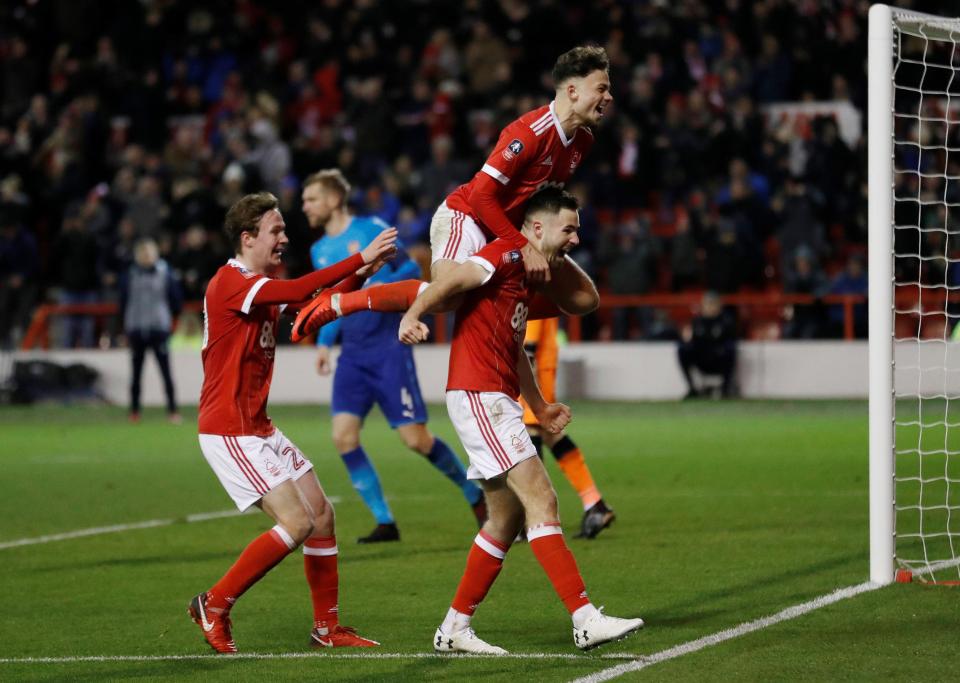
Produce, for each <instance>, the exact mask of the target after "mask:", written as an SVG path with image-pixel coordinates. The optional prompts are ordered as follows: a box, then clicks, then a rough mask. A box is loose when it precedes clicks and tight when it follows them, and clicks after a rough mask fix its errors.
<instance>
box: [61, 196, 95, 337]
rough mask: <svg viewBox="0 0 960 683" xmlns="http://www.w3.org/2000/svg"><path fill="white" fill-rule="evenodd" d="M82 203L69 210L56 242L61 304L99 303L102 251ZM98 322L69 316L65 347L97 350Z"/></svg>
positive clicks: (79, 316) (65, 214)
mask: <svg viewBox="0 0 960 683" xmlns="http://www.w3.org/2000/svg"><path fill="white" fill-rule="evenodd" d="M82 212H83V209H82V207H81V206H80V204H79V203H76V202H75V203H73V204H71V205H70V206H68V207H67V209H66V211H65V212H64V215H63V224H62V226H61V229H60V237H59V239H58V240H57V245H56V253H57V264H58V265H57V272H58V277H57V281H58V282H59V283H60V303H61V304H93V303H97V302H98V301H99V299H100V271H99V268H98V264H99V263H100V251H99V249H98V247H97V240H96V238H95V237H94V236H93V235H91V234H90V233H89V232H88V231H87V225H86V223H85V222H84V220H83V213H82ZM95 322H96V321H95V320H94V318H93V316H91V315H68V316H66V321H65V323H66V331H65V336H64V345H65V346H66V347H67V348H75V347H79V348H91V347H93V346H94V342H95V341H96V340H95V339H94V331H95Z"/></svg>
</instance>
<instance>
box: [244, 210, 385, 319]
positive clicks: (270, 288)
mask: <svg viewBox="0 0 960 683" xmlns="http://www.w3.org/2000/svg"><path fill="white" fill-rule="evenodd" d="M396 242H397V230H396V228H388V229H387V230H384V231H383V232H381V233H380V234H379V235H377V237H376V238H375V239H374V240H373V242H371V243H370V244H369V246H367V248H366V249H364V250H362V251H361V252H359V253H357V254H354V255H353V256H350V257H348V258H345V259H343V260H342V261H338V262H337V263H334V264H333V265H332V266H330V267H329V268H324V269H322V270H315V271H314V272H312V273H307V274H306V275H304V276H303V277H298V278H296V279H295V280H267V281H266V282H265V283H264V284H263V285H262V286H261V287H260V290H259V291H258V292H257V293H256V296H255V298H254V300H253V303H254V304H300V303H303V302H305V301H307V300H309V299H310V298H311V297H312V296H313V294H314V292H316V291H317V290H318V289H321V288H323V287H329V286H330V285H332V284H334V283H335V282H339V281H341V280H343V279H344V278H346V277H347V276H349V275H353V274H354V273H356V272H358V271H360V270H363V267H364V266H365V265H367V264H369V265H371V266H374V265H375V264H377V263H381V262H382V261H384V260H387V259H389V258H390V257H391V256H392V255H393V253H394V251H395V250H396ZM381 265H382V263H381ZM377 267H379V266H377Z"/></svg>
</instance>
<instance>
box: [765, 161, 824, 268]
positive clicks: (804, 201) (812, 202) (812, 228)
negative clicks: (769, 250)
mask: <svg viewBox="0 0 960 683" xmlns="http://www.w3.org/2000/svg"><path fill="white" fill-rule="evenodd" d="M772 206H773V211H774V215H775V217H776V225H777V229H776V236H777V240H778V242H779V245H780V254H781V259H782V263H781V264H780V270H781V272H784V271H786V270H788V269H789V267H790V264H789V259H790V258H792V256H793V255H794V254H796V253H797V251H798V250H800V249H802V248H805V249H807V250H808V251H809V252H810V254H811V258H812V259H814V260H816V261H819V260H821V259H823V258H824V257H826V256H827V255H828V249H827V237H826V230H825V228H824V226H823V223H821V222H820V219H819V212H820V209H821V207H822V196H821V195H820V194H819V192H817V190H816V189H812V188H810V187H809V186H808V185H807V183H806V182H805V181H804V180H803V179H802V178H797V177H789V178H787V180H786V183H785V185H784V187H783V190H782V192H779V193H778V194H777V196H776V197H775V198H774V200H773V202H772Z"/></svg>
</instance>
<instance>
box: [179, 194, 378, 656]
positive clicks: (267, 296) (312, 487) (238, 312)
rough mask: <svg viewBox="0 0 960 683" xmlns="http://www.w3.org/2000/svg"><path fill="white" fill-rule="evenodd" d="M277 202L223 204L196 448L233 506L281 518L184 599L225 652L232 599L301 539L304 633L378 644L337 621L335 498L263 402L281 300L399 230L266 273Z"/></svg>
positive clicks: (364, 261) (362, 263)
mask: <svg viewBox="0 0 960 683" xmlns="http://www.w3.org/2000/svg"><path fill="white" fill-rule="evenodd" d="M277 206H278V202H277V198H276V197H274V196H273V195H272V194H270V193H267V192H264V193H259V194H252V195H247V196H245V197H243V198H242V199H240V200H239V201H237V203H236V204H234V205H233V206H232V207H231V208H230V210H229V211H228V212H227V217H226V222H225V230H226V232H227V235H228V237H229V239H230V241H231V242H232V244H233V247H234V250H235V254H236V256H235V258H232V259H230V260H229V261H228V262H227V264H226V265H224V266H222V267H221V268H220V270H218V271H217V273H216V275H215V276H214V277H213V279H212V280H211V281H210V284H209V286H208V287H207V291H206V294H205V296H204V301H203V311H204V330H203V350H202V358H203V372H204V378H203V388H202V389H201V393H200V407H199V413H200V414H199V432H200V437H199V438H200V448H201V450H202V451H203V455H204V457H205V458H206V459H207V462H209V463H210V466H211V467H212V468H213V471H214V472H215V473H216V475H217V478H218V479H219V480H220V483H221V484H222V485H223V487H224V489H226V491H227V493H228V494H229V495H230V497H231V498H232V499H233V501H234V502H235V503H236V505H237V507H238V508H239V509H240V510H246V509H247V508H249V507H250V506H252V505H256V506H257V507H259V508H260V509H261V510H263V511H264V512H265V513H267V515H269V516H270V517H271V518H272V519H273V520H274V522H276V524H275V526H274V527H273V528H272V529H270V530H269V531H267V532H265V533H263V534H261V535H260V536H258V537H257V538H255V539H254V540H253V541H252V542H251V543H250V544H249V545H248V546H247V547H246V548H245V549H244V550H243V552H242V553H241V554H240V557H239V558H238V559H237V561H236V562H235V563H234V565H233V566H232V567H231V568H230V569H229V570H228V571H227V573H226V574H224V575H223V577H222V578H220V580H219V581H217V582H216V583H215V584H214V585H213V587H211V588H210V589H209V590H206V591H203V592H202V593H200V594H199V595H197V596H196V597H194V598H193V599H192V600H191V601H190V606H189V613H190V616H191V617H192V618H193V619H194V621H195V622H196V623H197V625H199V626H200V628H201V629H202V631H203V636H204V638H205V639H206V640H207V642H208V643H209V644H210V646H211V647H212V648H213V649H214V650H216V651H217V652H221V653H231V652H236V651H237V647H236V644H235V643H234V641H233V636H232V635H231V630H230V610H231V608H232V607H233V605H234V603H235V602H236V601H237V599H238V598H239V597H240V596H241V595H243V593H244V592H245V591H246V590H247V589H248V588H250V586H252V585H253V584H254V583H256V582H257V581H258V580H260V579H261V578H262V577H263V576H264V575H265V574H266V573H267V572H268V571H270V570H271V569H272V568H273V567H274V566H275V565H276V564H278V563H279V562H280V561H281V560H282V559H283V558H284V557H286V556H287V555H288V554H290V553H291V552H293V551H294V550H295V549H296V548H297V547H298V546H300V545H302V546H303V555H304V570H305V572H306V577H307V583H308V585H309V588H310V594H311V598H312V601H313V612H314V626H313V629H312V631H311V632H310V643H311V644H312V645H314V646H316V647H343V646H353V647H369V646H373V645H377V644H378V643H377V642H376V641H373V640H369V639H367V638H362V637H361V636H359V635H357V634H356V632H355V631H354V630H353V629H351V628H349V627H345V626H341V625H340V624H339V620H338V613H337V601H338V575H337V542H336V537H335V535H334V513H333V507H332V506H331V504H330V501H329V500H327V497H326V496H325V495H324V492H323V489H322V488H321V487H320V483H319V482H318V481H317V477H316V475H315V474H314V473H313V471H312V470H313V465H312V464H311V463H310V461H309V460H308V459H307V458H306V457H304V455H303V453H301V452H300V450H299V449H298V448H297V447H296V446H295V445H294V444H293V443H292V442H291V441H290V440H289V439H287V438H286V437H285V436H284V435H283V433H282V432H281V431H280V430H279V429H277V428H276V427H275V426H274V425H273V423H272V421H271V420H270V417H269V416H268V415H267V412H266V408H267V396H268V394H269V392H270V380H271V378H272V376H273V364H274V354H275V350H276V341H277V322H278V319H279V316H280V312H281V311H282V310H283V308H284V307H285V306H286V305H287V304H292V305H298V304H302V303H304V302H306V301H309V299H310V298H311V297H312V296H313V295H314V293H315V292H316V290H317V289H319V288H321V287H327V286H330V285H332V284H333V283H336V282H338V281H341V280H343V279H344V278H346V281H345V282H346V283H351V282H354V281H355V280H359V279H361V278H362V277H365V276H367V275H370V274H371V273H372V272H374V271H375V270H376V269H377V268H378V267H379V266H380V265H381V264H382V262H383V261H384V260H385V259H387V258H389V257H390V256H391V255H392V253H393V251H394V250H395V247H394V243H395V242H396V230H394V229H392V228H391V229H388V230H384V231H383V232H381V233H380V235H379V236H377V237H376V238H375V239H374V240H373V242H371V244H370V245H369V246H368V247H367V248H365V249H363V250H362V251H361V252H359V253H357V254H354V255H353V256H351V257H350V258H348V259H345V260H343V261H340V262H339V263H336V264H334V265H332V266H330V267H329V268H324V269H323V270H318V271H315V272H313V273H310V274H308V275H305V276H303V277H301V278H298V279H295V280H277V279H273V278H271V277H269V276H270V274H271V273H272V272H274V271H275V270H276V269H277V268H278V267H279V266H280V264H281V258H282V256H283V252H284V251H285V249H286V246H287V244H288V240H287V237H286V233H285V224H284V221H283V216H281V214H280V211H279V210H278V209H277ZM352 286H358V285H357V284H356V283H354V284H353V285H352Z"/></svg>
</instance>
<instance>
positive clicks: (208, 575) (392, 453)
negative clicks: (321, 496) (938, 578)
mask: <svg viewBox="0 0 960 683" xmlns="http://www.w3.org/2000/svg"><path fill="white" fill-rule="evenodd" d="M573 408H574V422H573V424H572V425H571V428H570V434H571V435H572V436H573V438H574V439H575V440H576V441H577V442H578V444H579V445H580V446H581V447H582V449H583V451H584V453H585V454H586V457H587V460H588V462H589V464H590V466H591V468H592V470H593V473H594V476H595V478H596V479H597V483H598V484H599V486H600V488H601V491H602V492H603V494H604V496H605V498H606V500H607V501H608V502H609V503H610V504H611V505H612V506H613V507H614V508H615V509H616V511H617V514H618V520H617V522H616V523H615V524H614V525H613V526H612V527H611V528H610V529H608V530H606V531H605V532H604V533H603V534H601V535H600V537H599V538H598V539H596V540H594V541H583V540H578V539H574V538H572V536H573V534H574V533H575V531H576V529H577V526H578V524H579V519H580V514H581V512H580V508H579V501H578V499H577V498H576V496H575V494H574V493H573V492H572V491H571V490H570V488H569V486H568V485H567V483H566V481H565V480H564V479H563V478H562V475H561V474H560V472H559V471H558V469H557V468H556V466H555V465H554V464H552V463H549V456H548V468H549V469H550V471H551V474H552V476H553V479H554V483H555V486H556V489H557V491H558V494H559V497H560V502H561V515H562V519H563V522H564V527H565V529H566V531H567V538H568V542H569V544H570V546H571V548H572V549H573V551H574V554H575V555H576V557H577V561H578V563H579V565H580V568H581V571H582V573H583V575H584V577H585V579H586V582H587V587H588V590H589V591H590V594H591V597H592V598H593V599H594V601H595V602H596V603H597V604H598V605H605V606H606V609H607V611H608V612H609V613H611V614H615V615H620V616H631V615H641V616H643V617H644V619H645V620H646V621H647V628H646V629H645V630H644V631H642V632H640V633H638V634H636V635H634V636H632V637H631V638H629V639H627V640H625V641H622V642H620V643H616V644H612V645H610V646H608V647H606V648H600V649H598V650H596V651H594V652H591V653H579V652H578V651H577V650H576V649H575V648H574V647H573V643H572V638H571V631H570V624H569V618H568V616H567V615H566V612H565V610H564V609H563V606H562V604H561V603H560V602H559V600H557V598H556V596H555V595H554V594H553V591H552V589H551V587H550V585H549V583H548V582H547V580H546V578H545V577H544V576H543V575H542V573H541V571H540V569H539V566H538V565H537V564H536V562H535V560H534V559H533V557H532V555H531V553H530V551H529V549H528V548H527V547H525V546H517V547H515V548H514V549H513V550H512V551H511V553H510V554H509V555H508V556H507V561H506V565H505V568H504V571H503V573H502V574H501V575H500V579H499V580H498V582H497V583H496V585H495V586H494V588H493V590H492V591H491V594H490V596H489V598H488V599H487V601H486V602H485V603H484V605H483V606H482V607H481V608H480V610H479V611H478V613H477V616H476V617H475V619H474V625H475V627H476V629H477V632H478V633H479V634H480V635H481V636H482V637H484V638H486V639H488V640H490V641H491V642H494V643H497V644H499V645H502V646H504V647H506V648H507V649H508V650H510V651H511V652H515V653H528V654H533V653H542V654H544V655H547V656H545V657H543V658H540V659H533V658H527V659H492V658H451V657H433V656H421V655H428V654H429V652H430V645H431V643H430V641H431V637H432V635H433V632H434V629H435V628H436V626H437V624H438V623H439V621H440V620H441V618H442V617H443V615H444V613H445V611H446V609H447V607H448V605H449V601H450V599H451V597H452V595H453V592H454V589H455V587H456V584H457V581H458V579H459V577H460V573H461V571H462V568H463V563H464V560H465V558H466V552H467V549H468V548H469V545H470V543H471V540H472V538H473V535H474V533H475V531H476V529H475V527H474V524H473V520H472V517H471V514H470V511H469V509H468V507H467V505H466V503H465V502H464V501H463V499H462V497H461V496H460V494H459V492H458V491H457V490H456V489H454V487H452V486H451V485H449V484H448V483H447V481H446V480H445V479H443V478H442V477H441V475H439V474H438V473H437V472H436V471H435V470H434V469H433V468H431V467H430V466H429V464H428V463H426V462H424V461H423V460H422V459H421V458H419V457H418V456H415V455H413V454H411V453H409V452H407V451H405V449H404V448H403V447H402V445H401V444H400V442H399V441H398V440H397V439H396V437H395V436H394V435H393V434H391V432H390V430H389V429H388V427H387V426H386V424H385V422H384V421H383V420H382V418H381V417H379V415H376V416H374V417H372V418H371V419H370V421H369V424H368V426H367V429H366V430H365V432H364V443H365V446H366V448H367V450H368V451H369V453H370V454H371V456H372V458H373V459H374V461H375V463H376V465H377V467H378V468H379V471H380V475H381V478H382V480H383V483H384V488H385V490H386V493H387V495H388V497H389V499H390V503H391V505H392V507H393V509H394V512H395V514H396V516H397V520H398V522H399V524H400V528H401V533H402V537H403V540H402V541H401V542H400V543H398V544H387V545H379V546H358V545H356V544H355V542H354V539H355V538H356V537H357V536H359V535H362V534H364V533H366V532H367V531H369V530H370V528H371V527H372V525H373V522H372V519H371V518H370V515H369V513H368V512H367V511H366V509H365V508H364V507H363V505H362V503H361V502H360V500H359V498H358V497H357V496H356V494H355V493H354V492H353V490H352V488H351V487H350V484H349V481H348V479H347V477H346V473H345V470H344V468H343V467H342V465H341V464H340V462H339V459H338V457H337V456H336V454H335V453H334V451H333V449H332V447H331V446H330V444H329V415H328V412H327V411H326V409H324V408H316V407H309V406H303V407H275V408H273V409H272V410H271V414H272V416H273V417H274V420H275V421H276V423H277V424H278V426H280V428H281V429H283V431H284V432H285V433H286V434H287V435H288V436H289V437H290V438H291V439H293V440H294V441H295V442H296V443H297V444H298V445H299V446H300V447H301V448H302V449H303V450H304V452H305V453H306V454H307V455H308V457H310V458H311V459H312V460H313V462H314V464H315V466H316V469H317V472H318V474H319V477H320V480H321V482H322V483H323V485H324V487H325V488H326V490H327V493H328V495H330V496H334V497H336V498H337V499H339V502H338V503H337V505H336V509H337V528H338V539H339V545H340V549H341V554H340V576H341V592H340V609H341V616H342V620H343V622H344V623H346V624H349V625H352V626H356V627H357V628H358V629H359V630H360V632H361V633H362V634H364V635H368V636H370V637H373V638H376V639H378V640H380V641H381V642H382V647H381V648H379V651H380V652H382V653H389V654H391V655H409V656H391V657H390V658H378V659H375V658H370V657H368V656H367V655H368V654H371V653H369V651H358V650H352V651H350V652H351V653H352V654H357V655H359V656H358V657H357V658H351V659H346V658H340V657H331V656H329V653H319V654H316V656H314V653H312V652H311V651H310V650H309V648H307V647H306V641H307V634H308V631H309V627H310V606H309V597H308V592H307V588H306V584H305V581H304V579H303V569H302V560H301V557H300V555H299V554H297V555H293V556H291V557H289V558H287V559H286V560H285V561H284V562H283V563H282V564H281V565H280V566H279V567H277V568H276V569H275V570H274V571H273V572H271V573H270V574H269V575H268V576H267V577H266V578H265V579H264V580H263V581H261V582H260V583H259V584H258V585H256V586H254V588H253V589H252V590H251V591H250V592H249V593H248V594H247V595H246V596H244V598H243V599H242V600H241V601H240V602H239V603H238V605H237V607H236V609H235V610H234V614H233V620H234V635H235V637H236V640H237V643H238V645H239V647H240V649H241V651H242V652H246V653H272V654H279V653H293V654H302V653H306V654H308V656H307V657H300V658H293V657H289V658H274V659H259V660H258V659H230V658H222V657H221V658H212V657H211V658H205V659H184V660H171V659H160V660H158V659H144V660H141V661H111V660H110V659H109V657H112V656H117V655H142V656H145V657H157V656H170V655H206V654H207V653H208V652H210V651H209V649H208V648H207V646H206V644H205V643H204V642H203V641H202V639H201V636H200V633H199V630H198V629H197V628H196V626H194V624H193V623H192V622H191V621H190V620H189V618H188V617H187V615H186V605H187V601H188V600H189V598H190V597H191V596H192V595H194V594H195V593H197V592H198V591H200V590H201V589H204V588H207V587H208V586H209V585H210V584H212V583H213V582H214V581H215V580H216V579H217V578H218V577H219V576H220V575H221V574H222V573H223V571H224V570H225V569H226V568H227V567H228V566H229V564H230V563H232V562H233V560H234V559H235V557H236V555H237V554H238V553H239V551H240V550H241V549H242V547H243V546H244V545H245V544H246V543H247V542H248V541H249V540H250V539H251V538H252V537H253V536H254V535H255V534H257V533H259V532H261V531H262V530H264V529H266V528H268V527H269V525H270V523H269V522H268V520H267V518H266V517H265V516H264V515H262V514H261V513H256V514H253V515H247V516H237V517H228V518H223V519H212V520H209V521H200V522H195V523H187V522H186V521H185V520H184V518H185V517H186V516H187V515H188V514H193V513H203V512H212V511H219V510H228V509H230V508H231V507H232V503H231V502H230V501H229V499H228V498H227V496H226V494H225V493H224V492H223V491H222V489H221V488H220V486H219V484H218V483H217V481H216V479H215V477H214V475H213V473H212V472H211V471H210V470H209V468H208V467H207V464H206V462H205V461H204V459H203V457H202V455H201V454H200V450H199V447H198V445H197V439H196V434H195V431H194V428H193V426H192V425H191V424H190V421H191V420H192V419H193V417H194V415H192V414H188V415H187V418H188V419H187V424H184V425H181V426H179V427H178V426H172V425H169V424H167V423H166V422H164V421H163V416H162V414H161V413H159V412H151V411H147V413H146V414H145V416H144V421H143V422H142V423H141V424H139V425H131V424H128V423H127V422H126V419H125V414H124V412H123V411H122V410H120V409H117V408H97V407H89V406H77V407H67V408H65V407H37V408H34V409H20V408H16V409H13V408H5V409H2V410H0V473H2V474H0V482H2V487H0V490H2V492H3V495H2V496H0V520H2V525H0V543H4V542H9V541H12V540H16V539H21V538H30V537H38V536H43V535H48V534H56V533H61V532H68V531H74V530H78V529H85V528H90V527H101V526H108V525H116V524H131V523H135V522H142V521H146V520H154V519H171V518H176V519H177V520H179V521H177V522H175V523H173V524H168V525H165V526H157V527H153V528H141V529H135V530H128V531H123V532H118V533H110V534H100V535H94V536H88V537H82V538H74V539H70V540H63V541H57V542H50V543H44V544H35V545H26V546H22V547H13V548H3V549H0V680H3V681H7V680H10V681H33V680H70V681H104V680H127V679H134V678H137V679H140V678H144V679H149V678H154V679H182V680H189V679H202V680H204V681H220V680H226V681H231V682H237V681H257V682H258V683H260V682H262V681H263V680H303V679H305V678H307V677H309V678H311V679H313V680H338V681H371V680H385V681H397V680H414V681H434V680H448V679H454V678H457V679H459V680H511V679H513V680H515V679H517V678H518V677H524V678H526V679H528V680H531V681H541V680H544V681H567V680H572V679H575V678H577V677H579V676H585V675H588V674H591V673H595V672H598V671H601V670H603V669H606V668H608V667H611V666H614V665H617V664H620V663H623V661H624V660H622V659H614V658H611V657H610V655H618V654H621V655H628V654H636V655H649V654H653V653H656V652H660V651H662V650H665V649H667V648H670V647H673V646H676V645H679V644H682V643H686V642H688V641H691V640H695V639H697V638H701V637H703V636H707V635H710V634H713V633H716V632H718V631H722V630H724V629H727V628H730V627H734V626H736V625H738V624H741V623H743V622H747V621H750V620H754V619H757V618H761V617H765V616H768V615H771V614H775V613H777V612H779V611H780V610H782V609H784V608H787V607H790V606H792V605H796V604H798V603H802V602H805V601H807V600H811V599H813V598H816V597H819V596H821V595H824V594H826V593H830V592H831V591H833V590H835V589H837V588H840V587H846V586H851V585H855V584H859V583H861V582H864V581H866V580H867V578H868V533H867V408H866V404H865V403H862V402H775V401H765V402H750V401H734V402H691V403H682V404H676V403H663V404H656V403H654V404H626V403H579V404H574V406H573ZM431 415H432V418H433V419H432V421H431V426H432V427H433V429H434V430H435V431H436V432H437V433H438V434H439V435H441V436H442V437H443V438H445V439H447V440H448V441H449V442H450V443H451V444H452V445H454V444H455V445H456V446H457V447H458V450H459V444H458V443H457V442H456V437H455V435H454V434H453V430H452V428H451V426H450V424H449V422H448V421H447V419H446V416H445V414H444V411H443V409H442V408H440V407H437V406H434V407H433V408H432V410H431ZM907 438H912V437H909V436H908V437H907ZM936 438H939V439H940V440H943V439H950V440H951V441H952V439H953V436H952V435H944V434H942V433H941V434H940V436H939V437H936ZM958 616H960V589H957V588H948V587H929V586H922V585H917V584H910V585H893V586H890V587H887V588H884V589H881V590H877V591H873V592H869V593H866V594H863V595H860V596H857V597H854V598H851V599H849V600H845V601H842V602H839V603H837V604H834V605H831V606H829V607H826V608H824V609H821V610H818V611H815V612H813V613H811V614H808V615H806V616H802V617H799V618H797V619H793V620H790V621H786V622H784V623H780V624H777V625H774V626H771V627H770V628H766V629H764V630H761V631H759V632H756V633H752V634H749V635H746V636H743V637H740V638H737V639H734V640H731V641H728V642H725V643H722V644H719V645H716V646H713V647H709V648H706V649H703V650H701V651H699V652H696V653H693V654H689V655H685V656H682V657H679V658H676V659H673V660H671V661H667V662H663V663H659V664H655V665H653V666H650V667H649V668H647V669H645V670H643V671H640V672H635V673H631V674H628V675H627V676H624V677H623V678H622V679H619V680H651V681H661V680H663V681H687V680H689V681H731V680H743V681H771V680H772V681H776V680H783V681H788V680H831V681H835V680H862V681H876V680H898V681H908V680H916V681H936V680H951V679H955V678H956V675H957V666H958V663H960V655H958V650H957V644H956V634H957V623H958V621H957V619H958ZM343 652H344V651H337V652H336V653H334V654H341V653H343ZM77 656H90V657H98V656H103V657H105V658H107V659H104V660H102V661H82V662H77V661H57V660H59V659H60V658H67V657H77ZM24 658H50V659H52V660H54V661H45V662H24V661H22V660H23V659H24Z"/></svg>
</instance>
